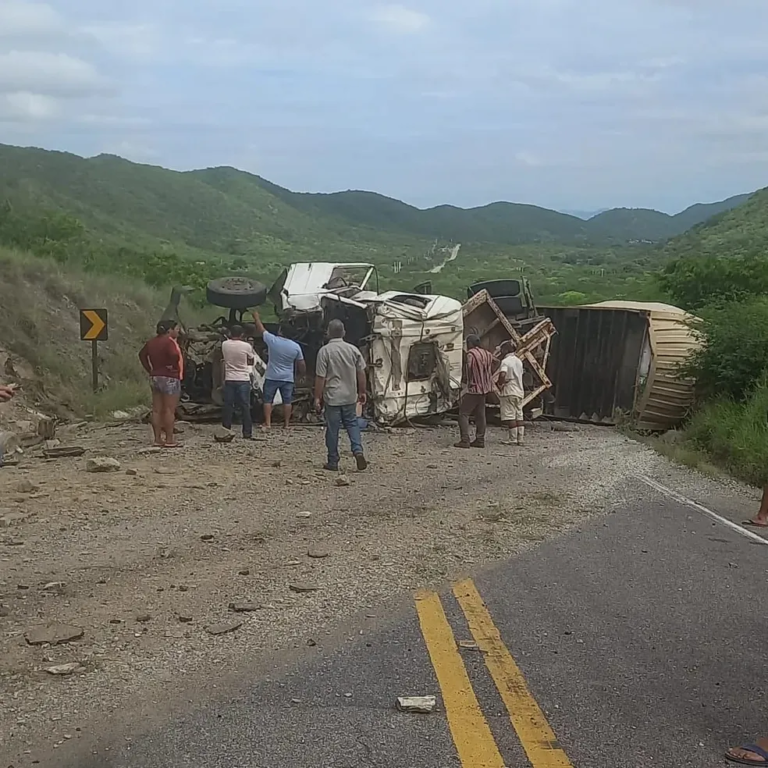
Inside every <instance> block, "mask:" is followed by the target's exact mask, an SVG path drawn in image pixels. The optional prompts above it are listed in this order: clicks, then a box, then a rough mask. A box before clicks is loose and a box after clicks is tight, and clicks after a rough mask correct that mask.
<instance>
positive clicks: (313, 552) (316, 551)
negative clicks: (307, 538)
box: [307, 546, 331, 560]
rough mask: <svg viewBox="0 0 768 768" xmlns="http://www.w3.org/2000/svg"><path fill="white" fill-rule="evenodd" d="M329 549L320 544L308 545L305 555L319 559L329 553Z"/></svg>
mask: <svg viewBox="0 0 768 768" xmlns="http://www.w3.org/2000/svg"><path fill="white" fill-rule="evenodd" d="M330 554H331V553H330V551H329V550H328V549H326V548H325V547H322V546H314V547H310V548H309V551H308V552H307V557H312V558H314V559H316V560H320V559H322V558H323V557H328V556H329V555H330Z"/></svg>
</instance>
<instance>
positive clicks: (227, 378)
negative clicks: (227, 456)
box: [221, 325, 256, 440]
mask: <svg viewBox="0 0 768 768" xmlns="http://www.w3.org/2000/svg"><path fill="white" fill-rule="evenodd" d="M221 354H222V357H223V358H224V413H223V415H222V421H221V423H222V425H223V426H224V427H225V428H226V429H232V418H233V416H234V412H235V406H237V407H238V408H239V410H240V412H241V415H242V421H243V437H244V438H245V439H246V440H253V419H252V418H251V368H252V367H253V364H254V362H256V358H255V356H254V354H253V347H252V346H251V345H250V344H249V343H248V342H247V341H245V340H244V339H243V329H242V327H241V326H239V325H233V326H232V328H230V329H229V338H228V339H227V340H226V341H225V342H224V343H223V344H222V345H221Z"/></svg>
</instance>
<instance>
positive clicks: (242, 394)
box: [221, 381, 253, 437]
mask: <svg viewBox="0 0 768 768" xmlns="http://www.w3.org/2000/svg"><path fill="white" fill-rule="evenodd" d="M235 407H237V408H238V410H239V411H240V413H241V418H242V420H243V437H251V436H252V435H253V419H252V418H251V382H250V381H225V382H224V413H223V415H222V418H221V423H222V425H223V426H224V427H225V428H226V429H232V417H233V416H234V413H235Z"/></svg>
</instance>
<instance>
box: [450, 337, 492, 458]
mask: <svg viewBox="0 0 768 768" xmlns="http://www.w3.org/2000/svg"><path fill="white" fill-rule="evenodd" d="M494 362H495V360H494V357H493V355H492V354H491V353H490V352H489V351H488V350H487V349H483V348H482V347H481V346H480V337H479V336H475V335H474V334H472V335H470V336H467V361H466V367H465V384H466V389H465V391H464V393H463V395H462V397H461V403H460V404H459V430H460V432H461V440H459V442H458V443H456V444H455V447H456V448H485V426H486V421H485V398H486V396H487V395H489V394H490V393H491V392H493V366H494ZM470 416H473V417H474V419H475V439H474V440H473V441H471V442H470V439H469V418H470Z"/></svg>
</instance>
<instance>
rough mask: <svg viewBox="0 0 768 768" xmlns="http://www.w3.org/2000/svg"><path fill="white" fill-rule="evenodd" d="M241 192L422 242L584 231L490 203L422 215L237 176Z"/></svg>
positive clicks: (515, 240)
mask: <svg viewBox="0 0 768 768" xmlns="http://www.w3.org/2000/svg"><path fill="white" fill-rule="evenodd" d="M222 170H223V169H219V168H215V169H210V170H205V171H193V174H194V175H195V176H196V177H197V178H200V179H203V180H206V181H208V180H209V179H210V178H211V177H213V182H212V183H213V184H214V185H215V186H219V184H218V179H217V177H218V176H220V173H221V171H222ZM226 170H227V171H228V172H229V173H231V174H239V176H240V182H241V184H242V185H243V186H247V185H252V186H255V187H259V188H261V189H263V190H267V191H269V192H270V193H271V194H272V195H274V196H275V197H276V198H279V199H280V200H282V201H283V202H285V203H286V204H288V205H290V206H292V207H293V208H294V209H296V210H298V211H302V212H303V213H305V214H309V215H311V216H313V217H323V218H326V219H335V220H339V221H344V222H346V223H347V224H348V225H353V226H360V225H363V226H366V227H369V228H371V229H374V230H380V231H386V232H398V233H403V232H407V233H409V234H411V235H416V236H417V237H422V238H429V239H431V238H439V239H441V240H447V241H455V242H456V241H458V242H488V243H505V244H508V245H519V244H521V243H532V242H586V241H587V240H588V235H589V232H588V226H587V225H586V223H585V222H584V221H582V220H581V219H578V218H576V217H575V216H569V215H567V214H564V213H558V212H557V211H551V210H549V209H547V208H539V207H538V206H535V205H522V204H519V203H503V202H500V203H491V204H490V205H485V206H482V207H479V208H469V209H464V208H457V207H455V206H452V205H440V206H437V207H435V208H427V209H425V210H422V209H420V208H416V207H414V206H412V205H408V204H406V203H403V202H401V201H400V200H394V199H393V198H391V197H385V196H384V195H379V194H377V193H375V192H360V191H348V192H333V193H330V194H312V193H305V192H291V191H290V190H288V189H283V188H282V187H279V186H277V185H276V184H273V183H271V182H269V181H266V180H265V179H262V178H260V177H258V176H253V175H251V174H247V173H244V172H242V171H234V170H233V169H226Z"/></svg>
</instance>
